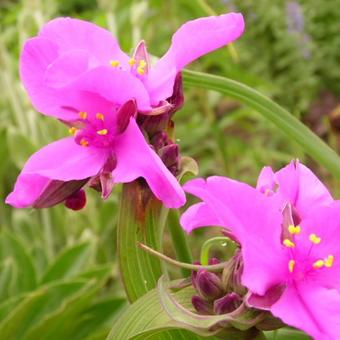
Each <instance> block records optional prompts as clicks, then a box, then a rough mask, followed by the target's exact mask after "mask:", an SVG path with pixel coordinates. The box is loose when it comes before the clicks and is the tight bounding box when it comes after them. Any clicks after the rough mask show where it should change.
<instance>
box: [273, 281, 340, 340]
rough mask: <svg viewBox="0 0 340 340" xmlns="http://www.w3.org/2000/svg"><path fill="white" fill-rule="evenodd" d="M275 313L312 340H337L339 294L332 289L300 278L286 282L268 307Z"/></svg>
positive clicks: (339, 328) (339, 326)
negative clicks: (296, 280)
mask: <svg viewBox="0 0 340 340" xmlns="http://www.w3.org/2000/svg"><path fill="white" fill-rule="evenodd" d="M271 312H272V313H273V315H274V316H276V317H279V318H280V319H281V320H282V321H283V322H285V323H287V324H288V325H290V326H292V327H296V328H299V329H301V330H303V331H305V332H306V333H307V334H309V335H310V336H312V337H313V338H314V339H315V340H336V339H338V338H339V334H340V294H339V292H338V291H336V290H334V289H325V288H322V287H320V286H318V285H315V284H312V283H308V282H307V281H301V282H299V284H298V285H289V286H288V287H287V288H286V290H285V291H284V293H283V294H282V296H281V298H280V299H279V300H278V301H277V302H276V303H275V304H274V305H273V306H272V307H271Z"/></svg>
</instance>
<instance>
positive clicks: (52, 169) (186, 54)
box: [6, 13, 244, 208]
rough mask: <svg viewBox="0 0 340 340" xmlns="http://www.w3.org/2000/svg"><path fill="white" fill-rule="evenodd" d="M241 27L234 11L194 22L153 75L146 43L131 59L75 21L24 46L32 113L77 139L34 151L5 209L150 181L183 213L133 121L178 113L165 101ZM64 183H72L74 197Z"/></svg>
mask: <svg viewBox="0 0 340 340" xmlns="http://www.w3.org/2000/svg"><path fill="white" fill-rule="evenodd" d="M243 28H244V23H243V18H242V15H241V14H235V13H231V14H226V15H221V16H218V17H209V18H201V19H198V20H194V21H191V22H188V23H186V24H184V25H183V26H182V27H181V28H180V29H179V30H178V31H177V32H176V33H175V34H174V36H173V42H172V45H171V47H170V49H169V50H168V52H167V53H166V55H165V56H164V57H163V58H161V59H160V60H159V62H158V63H156V65H155V67H151V65H150V62H149V58H148V54H147V51H146V47H145V44H144V42H141V43H140V44H139V45H138V46H137V48H136V50H135V53H134V55H133V57H132V58H130V57H129V56H128V55H126V54H125V53H124V52H122V51H121V49H120V47H119V45H118V43H117V41H116V40H115V39H114V37H113V36H112V35H111V33H110V32H108V31H106V30H104V29H102V28H100V27H98V26H96V25H93V24H91V23H88V22H85V21H82V20H78V19H71V18H57V19H55V20H52V21H50V22H49V23H47V24H46V25H45V26H44V27H43V28H42V30H41V31H40V33H39V34H38V36H37V37H34V38H32V39H29V40H28V41H27V42H26V44H25V46H24V49H23V52H22V55H21V60H20V75H21V79H22V81H23V83H24V86H25V88H26V90H27V92H28V94H29V96H30V99H31V101H32V103H33V105H34V107H35V108H36V109H37V110H38V111H40V112H42V113H43V114H46V115H50V116H54V117H57V118H58V119H60V120H62V121H63V122H64V123H65V124H67V125H68V126H69V127H70V132H71V133H72V134H73V135H74V136H73V137H67V138H64V139H62V140H60V141H57V142H54V143H52V144H49V145H47V146H46V147H44V148H42V149H41V150H40V151H38V152H37V153H35V154H34V155H33V156H32V157H31V158H30V159H29V160H28V162H27V163H26V165H25V167H24V169H23V170H22V172H21V174H20V175H19V178H18V180H17V182H16V185H15V188H14V191H13V192H12V193H11V194H10V195H9V196H8V197H7V199H6V202H7V203H8V204H11V205H13V206H15V207H28V206H37V207H43V206H50V205H53V204H55V203H58V202H59V201H62V200H63V199H65V198H66V197H67V195H69V194H72V193H73V192H77V190H79V187H81V186H82V185H83V184H84V182H87V181H89V183H90V185H92V186H97V187H98V183H99V186H100V187H101V189H102V193H103V197H104V198H105V197H107V196H108V195H109V193H110V191H111V190H112V186H113V184H114V183H126V182H130V181H133V180H135V179H136V178H138V177H143V178H144V179H145V180H146V181H147V183H148V185H149V187H150V188H151V190H152V191H153V193H154V194H155V196H156V197H157V198H159V199H160V200H162V201H163V203H164V204H165V205H166V206H168V207H173V208H176V207H179V206H181V205H183V204H184V202H185V195H184V192H183V190H182V189H181V187H180V185H179V184H178V182H177V180H176V179H175V177H174V176H173V175H172V174H171V173H170V172H169V171H168V169H167V168H166V167H165V166H164V164H163V163H162V161H161V160H160V158H159V157H158V156H157V154H156V153H155V152H154V151H153V150H152V149H151V147H150V146H149V145H148V143H147V142H146V141H145V139H144V136H143V134H142V132H141V130H140V129H139V127H138V126H137V124H136V119H135V118H136V116H137V114H141V113H144V114H161V113H163V112H166V111H169V110H173V109H174V108H173V104H171V103H172V102H176V99H172V101H170V102H167V101H166V100H167V99H168V98H170V97H171V95H172V94H173V88H174V85H175V79H176V76H177V74H178V72H180V71H181V70H182V68H183V67H184V66H185V65H187V64H188V63H190V62H192V61H193V60H194V59H196V58H198V57H200V56H201V55H203V54H205V53H208V52H210V51H212V50H214V49H216V48H219V47H221V46H223V45H225V44H227V43H229V42H231V41H233V40H235V39H237V38H238V37H239V36H240V35H241V33H242V31H243ZM177 87H178V86H177ZM179 101H180V100H179ZM174 151H175V150H174ZM63 182H66V183H69V182H71V183H72V190H73V191H72V190H71V189H70V187H69V186H68V185H67V186H66V187H65V185H64V184H63ZM56 186H62V187H63V195H61V196H58V195H57V196H56V197H53V200H52V201H51V200H50V201H48V202H47V203H46V200H45V197H44V192H45V191H48V192H50V191H51V190H52V189H53V188H55V187H56ZM51 188H52V189H51ZM70 191H71V192H70ZM37 202H39V203H38V204H36V203H37Z"/></svg>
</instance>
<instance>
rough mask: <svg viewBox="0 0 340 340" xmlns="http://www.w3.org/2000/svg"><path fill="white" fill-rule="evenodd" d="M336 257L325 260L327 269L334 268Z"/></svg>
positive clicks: (330, 256) (331, 256) (329, 256)
mask: <svg viewBox="0 0 340 340" xmlns="http://www.w3.org/2000/svg"><path fill="white" fill-rule="evenodd" d="M333 262H334V256H333V255H328V257H327V259H325V267H327V268H330V267H332V266H333Z"/></svg>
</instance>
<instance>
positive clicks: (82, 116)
mask: <svg viewBox="0 0 340 340" xmlns="http://www.w3.org/2000/svg"><path fill="white" fill-rule="evenodd" d="M79 117H80V118H81V119H86V118H87V113H86V112H83V111H81V112H79Z"/></svg>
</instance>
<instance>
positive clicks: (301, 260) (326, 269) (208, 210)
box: [181, 165, 340, 340]
mask: <svg viewBox="0 0 340 340" xmlns="http://www.w3.org/2000/svg"><path fill="white" fill-rule="evenodd" d="M300 166H301V165H300ZM288 169H289V167H288ZM301 169H302V171H306V169H307V168H305V167H302V168H301ZM301 169H300V170H301ZM285 171H287V168H286V170H285ZM308 174H309V175H310V173H308ZM313 178H315V177H313ZM184 189H185V191H187V192H189V193H191V194H193V195H195V196H197V197H199V198H200V199H201V200H202V202H201V203H198V204H195V205H193V206H192V207H190V208H189V209H188V210H187V211H186V212H185V213H184V214H183V215H182V218H181V224H182V226H183V228H184V229H185V230H186V231H188V232H190V231H191V230H193V229H194V228H197V227H200V226H204V225H206V226H209V225H219V226H222V227H224V228H226V230H227V231H228V232H229V233H232V234H233V235H234V236H235V238H236V239H237V240H238V242H239V244H240V247H241V252H242V258H243V265H244V269H243V274H242V284H243V285H244V286H246V287H247V288H248V289H249V293H248V296H247V303H248V304H249V306H251V307H255V308H258V309H265V310H269V311H271V313H272V314H273V315H274V316H276V317H278V318H280V319H281V320H282V321H283V322H285V323H286V324H288V325H290V326H293V327H297V328H299V329H302V330H304V331H305V332H306V333H308V334H310V335H311V336H313V337H314V338H315V339H320V340H330V339H332V340H335V339H338V336H339V334H340V321H339V320H340V261H338V259H339V256H340V246H339V237H340V204H339V202H338V201H334V202H332V203H330V204H328V205H320V206H318V205H314V206H313V209H311V210H309V211H308V214H305V215H303V218H302V220H301V221H300V223H299V225H294V224H293V216H292V215H290V216H289V215H288V214H283V213H282V205H281V204H282V201H281V200H277V199H275V198H271V197H267V196H265V195H263V194H262V193H261V192H260V191H259V190H256V189H254V188H252V187H250V186H248V185H247V184H244V183H240V182H237V181H234V180H231V179H228V178H223V177H217V176H215V177H209V178H208V179H207V180H206V181H205V180H203V179H196V180H192V181H189V182H188V183H186V184H185V186H184ZM310 189H311V191H313V190H314V188H313V187H311V188H310ZM304 190H306V197H307V198H308V197H310V195H308V194H307V191H308V186H307V187H304ZM312 195H313V194H311V196H312ZM288 211H291V210H288Z"/></svg>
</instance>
